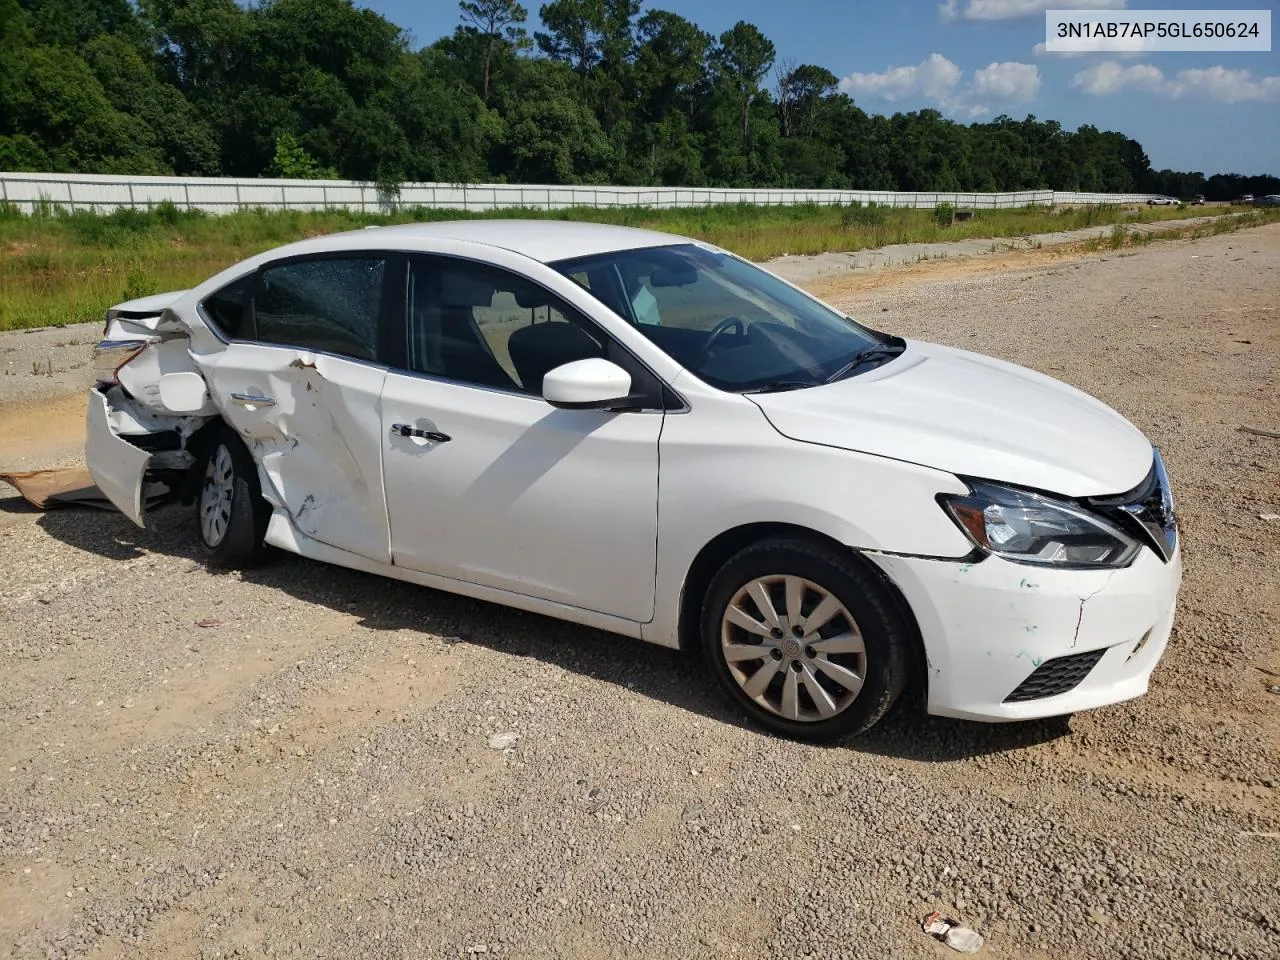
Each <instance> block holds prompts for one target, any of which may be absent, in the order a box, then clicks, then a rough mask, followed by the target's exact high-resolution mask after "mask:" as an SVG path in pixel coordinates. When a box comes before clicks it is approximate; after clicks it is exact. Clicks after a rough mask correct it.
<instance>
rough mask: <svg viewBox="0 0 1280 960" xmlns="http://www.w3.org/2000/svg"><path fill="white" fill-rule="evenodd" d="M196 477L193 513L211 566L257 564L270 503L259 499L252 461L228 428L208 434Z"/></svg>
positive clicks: (260, 495) (254, 466)
mask: <svg viewBox="0 0 1280 960" xmlns="http://www.w3.org/2000/svg"><path fill="white" fill-rule="evenodd" d="M201 477H202V479H201V483H200V496H199V497H198V498H197V500H196V518H197V520H198V525H199V530H200V543H201V546H202V547H203V548H204V555H205V558H206V559H207V560H208V562H209V563H210V564H211V565H212V566H215V567H252V566H255V565H257V564H259V563H261V562H262V559H263V557H264V556H265V554H266V543H265V542H264V541H263V537H264V536H265V535H266V532H267V520H268V518H269V517H270V507H269V505H268V504H267V502H266V501H265V500H263V499H262V488H261V487H260V486H259V484H258V467H257V464H255V463H254V462H253V457H252V456H250V454H249V451H248V450H247V449H246V448H245V445H244V443H243V442H242V441H241V440H240V438H239V437H238V436H236V434H235V433H234V432H233V431H232V430H231V429H230V428H229V427H226V426H222V427H219V428H217V430H216V431H215V432H214V434H213V436H212V437H211V438H210V441H209V445H208V453H207V455H206V456H205V459H204V466H203V469H202V470H201Z"/></svg>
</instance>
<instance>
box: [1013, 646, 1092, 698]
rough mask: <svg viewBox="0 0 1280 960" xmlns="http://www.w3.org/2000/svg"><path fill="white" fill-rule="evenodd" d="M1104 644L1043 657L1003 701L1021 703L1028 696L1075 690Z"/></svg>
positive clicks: (1051, 695) (1086, 674) (1039, 696)
mask: <svg viewBox="0 0 1280 960" xmlns="http://www.w3.org/2000/svg"><path fill="white" fill-rule="evenodd" d="M1106 652H1107V648H1106V647H1103V648H1102V649H1100V650H1089V651H1086V652H1085V653H1073V654H1070V655H1069V656H1065V657H1055V658H1054V659H1052V660H1046V661H1045V662H1044V663H1042V664H1040V666H1038V667H1036V669H1035V671H1034V672H1033V673H1032V674H1031V676H1029V677H1027V679H1025V680H1023V681H1022V682H1021V683H1020V684H1018V689H1016V690H1014V691H1013V693H1011V694H1009V695H1008V696H1007V697H1005V698H1004V702H1005V703H1023V702H1025V701H1027V700H1039V699H1040V698H1041V697H1053V696H1057V695H1058V694H1060V693H1066V692H1067V691H1068V690H1074V689H1075V688H1076V687H1078V686H1079V685H1080V682H1081V681H1082V680H1084V678H1085V677H1087V676H1088V675H1089V671H1090V670H1092V669H1093V668H1094V667H1095V666H1096V665H1097V663H1098V661H1099V660H1101V659H1102V655H1103V654H1104V653H1106Z"/></svg>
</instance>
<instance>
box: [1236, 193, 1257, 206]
mask: <svg viewBox="0 0 1280 960" xmlns="http://www.w3.org/2000/svg"><path fill="white" fill-rule="evenodd" d="M1251 203H1253V194H1252V193H1242V194H1240V196H1238V197H1236V198H1235V199H1234V200H1232V201H1231V205H1232V206H1233V207H1234V206H1248V205H1249V204H1251Z"/></svg>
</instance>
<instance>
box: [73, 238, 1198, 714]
mask: <svg viewBox="0 0 1280 960" xmlns="http://www.w3.org/2000/svg"><path fill="white" fill-rule="evenodd" d="M97 358H98V364H99V368H98V369H99V375H98V377H99V382H98V384H97V386H96V387H95V388H94V390H93V395H92V398H91V403H90V407H89V423H88V426H89V439H88V444H87V458H88V463H89V469H90V470H91V471H92V473H93V475H94V477H95V479H96V480H97V482H98V484H99V486H100V487H101V489H102V490H103V492H104V493H105V494H106V495H107V496H108V497H109V498H110V499H111V500H112V502H114V503H115V504H116V506H118V507H119V508H120V509H121V510H122V511H124V512H125V514H127V515H128V516H129V517H130V518H131V519H132V520H134V521H135V522H136V523H138V524H143V523H145V513H144V511H145V504H146V503H147V501H148V498H149V497H150V496H151V495H152V494H155V493H162V492H164V491H169V492H170V493H171V494H172V495H174V496H177V497H179V498H182V499H184V500H187V501H189V502H194V503H195V504H196V513H197V517H198V521H199V522H198V524H197V525H195V531H197V532H198V536H199V538H200V541H201V543H202V545H203V549H204V551H205V552H206V553H207V555H208V557H209V559H210V561H212V562H213V563H215V564H219V565H247V564H252V563H254V562H257V561H258V560H260V559H261V558H262V556H263V553H264V551H265V550H266V549H267V546H268V545H270V546H273V547H277V548H280V549H284V550H290V551H293V552H295V553H299V554H302V555H303V556H307V557H312V558H315V559H317V560H324V561H328V562H330V563H336V564H341V565H343V566H346V567H351V568H355V569H358V570H365V571H370V572H373V573H380V574H384V575H387V576H391V577H397V578H399V579H402V580H407V581H410V582H412V583H417V584H422V585H424V586H429V587H434V588H438V589H442V590H448V591H453V592H456V593H461V594H466V595H469V596H472V597H478V598H481V599H484V600H491V601H494V602H497V603H503V604H509V605H511V606H515V607H519V608H522V609H525V610H532V611H536V612H538V613H543V614H547V615H550V616H553V617H560V618H563V619H566V620H571V621H575V622H577V623H583V624H589V625H591V626H595V627H599V628H601V629H604V630H609V631H613V632H616V633H621V634H626V635H628V636H631V637H638V638H641V639H644V640H647V641H651V642H653V643H657V644H662V645H666V646H671V647H690V648H698V649H701V650H702V651H703V653H704V654H705V659H706V661H707V663H708V665H709V668H710V672H711V674H712V675H713V676H714V677H715V678H716V680H717V682H718V683H719V685H720V686H721V687H722V688H723V689H724V691H725V692H726V693H727V694H728V696H729V697H730V698H731V700H732V701H733V702H734V703H735V704H737V705H738V706H739V707H740V708H741V709H742V710H743V711H745V712H746V713H747V714H749V715H750V716H751V717H754V718H755V719H756V720H758V721H760V722H761V723H763V724H765V725H767V726H768V727H770V728H772V729H774V730H776V731H779V732H782V733H785V734H788V735H791V736H797V737H804V738H813V739H818V738H827V737H832V736H837V735H842V734H848V733H854V732H857V731H861V730H864V729H866V728H867V727H869V726H871V725H872V724H873V723H875V722H876V721H877V720H878V719H879V718H880V717H881V716H883V714H884V713H885V711H886V710H888V709H889V707H890V706H891V705H892V704H893V702H894V700H895V698H896V697H897V696H898V694H899V693H900V692H901V691H902V690H903V689H904V687H905V686H906V685H907V684H908V683H909V682H912V681H915V682H918V683H920V684H922V685H923V686H924V689H925V691H926V703H927V708H928V710H929V711H930V712H932V713H936V714H943V715H948V716H956V717H968V718H972V719H979V720H1016V719H1022V718H1030V717H1041V716H1047V715H1053V714H1062V713H1069V712H1072V711H1076V710H1081V709H1085V708H1089V707H1097V706H1100V705H1103V704H1110V703H1115V702H1117V701H1121V700H1125V699H1127V698H1130V697H1136V696H1138V695H1140V694H1142V693H1143V692H1145V690H1146V689H1147V683H1148V677H1149V676H1150V674H1151V671H1152V669H1153V668H1154V666H1155V664H1156V662H1157V660H1158V659H1159V657H1160V655H1161V653H1162V652H1163V650H1164V647H1165V643H1166V641H1167V639H1168V637H1169V633H1170V629H1171V626H1172V622H1173V613H1174V605H1175V599H1176V594H1177V590H1178V585H1179V579H1180V570H1181V566H1180V557H1179V543H1178V533H1177V528H1176V525H1175V522H1174V515H1173V502H1172V499H1171V496H1170V492H1169V481H1168V478H1167V476H1166V475H1165V471H1164V466H1163V464H1162V462H1161V458H1160V455H1159V453H1158V452H1157V451H1155V450H1154V449H1153V448H1152V445H1151V444H1150V443H1149V442H1148V441H1147V440H1146V439H1145V438H1144V437H1143V436H1142V434H1141V433H1140V432H1139V431H1138V430H1137V429H1136V428H1135V427H1134V426H1133V425H1132V424H1130V423H1129V422H1128V421H1127V420H1125V419H1124V418H1123V417H1121V416H1120V415H1119V414H1117V413H1116V412H1114V411H1113V410H1111V409H1109V408H1108V407H1106V406H1104V405H1103V404H1101V403H1099V402H1098V401H1096V400H1094V399H1092V398H1090V397H1088V396H1086V395H1085V394H1083V393H1081V392H1079V391H1078V390H1075V389H1073V388H1071V387H1069V386H1067V385H1065V384H1062V383H1060V382H1058V381H1055V380H1053V379H1050V378H1049V377H1045V376H1042V375H1040V374H1037V373H1034V372H1032V371H1030V370H1026V369H1023V368H1020V367H1016V366H1013V365H1011V364H1008V363H1003V362H1001V361H998V360H992V359H988V358H985V357H981V356H977V355H975V354H971V353H965V352H963V351H959V350H953V349H949V348H945V347H941V346H937V345H934V344H929V343H924V342H918V341H907V340H903V339H900V338H897V337H894V336H890V335H887V334H884V333H880V332H877V331H874V330H871V329H869V328H867V327H865V326H862V325H860V324H858V323H857V322H855V321H853V320H851V319H849V318H848V317H845V316H842V315H841V314H839V313H837V312H836V311H834V310H832V309H831V308H829V307H827V306H825V305H824V304H822V303H821V302H820V301H818V300H815V299H813V298H812V297H810V296H808V295H807V294H805V293H804V292H802V291H800V290H798V289H797V288H795V287H793V286H791V285H790V284H787V283H785V282H784V281H782V280H780V279H778V278H777V277H775V276H773V275H772V274H770V273H768V272H766V271H763V270H761V269H759V268H757V267H755V266H753V265H751V264H750V263H747V262H746V261H744V260H741V259H740V258H738V257H736V256H733V255H732V254H729V253H727V252H725V251H723V250H719V249H717V248H714V247H711V246H708V245H706V244H703V243H698V242H694V241H690V240H685V239H682V238H678V237H672V236H667V235H664V234H659V233H652V232H648V231H641V230H631V229H626V228H619V227H608V226H598V225H591V224H573V223H560V222H533V221H509V220H503V221H493V222H484V221H461V222H453V223H435V224H429V225H414V226H404V227H387V228H377V229H367V230H361V231H356V232H353V233H348V234H343V235H339V236H331V237H324V238H319V239H313V240H307V241H304V242H302V243H297V244H293V245H291V246H287V247H283V248H281V249H278V250H274V251H271V252H269V253H266V254H263V255H261V256H258V257H254V258H253V259H251V260H247V261H245V262H244V263H241V264H238V265H236V266H234V267H232V268H230V269H229V270H226V271H224V272H222V273H220V274H219V275H217V276H216V277H213V278H212V279H210V280H209V281H207V282H205V283H203V284H201V285H200V286H198V287H196V288H195V289H193V290H189V291H185V292H181V293H174V294H169V295H165V296H160V297H150V298H147V299H145V300H138V301H133V302H131V303H127V304H122V305H120V306H118V307H116V308H114V309H112V310H111V311H109V312H108V315H107V330H106V336H105V339H104V340H103V342H102V344H101V345H100V346H99V348H98V353H97Z"/></svg>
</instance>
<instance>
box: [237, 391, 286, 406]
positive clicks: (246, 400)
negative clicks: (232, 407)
mask: <svg viewBox="0 0 1280 960" xmlns="http://www.w3.org/2000/svg"><path fill="white" fill-rule="evenodd" d="M231 401H232V402H233V403H238V404H240V406H242V407H274V406H275V405H276V398H275V397H264V396H263V395H262V394H260V393H233V394H232V395H231Z"/></svg>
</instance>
